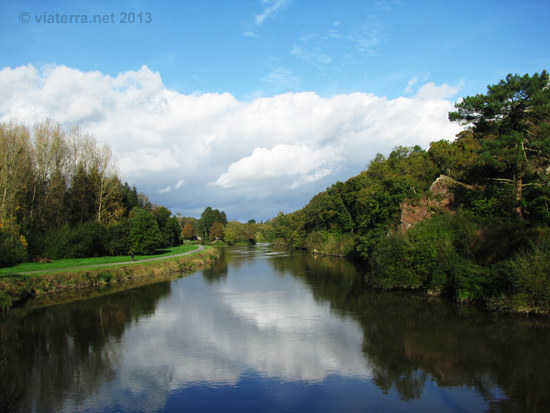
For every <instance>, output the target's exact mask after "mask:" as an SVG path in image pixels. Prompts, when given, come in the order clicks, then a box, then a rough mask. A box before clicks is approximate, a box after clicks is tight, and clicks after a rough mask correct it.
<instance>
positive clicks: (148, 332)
mask: <svg viewBox="0 0 550 413" xmlns="http://www.w3.org/2000/svg"><path fill="white" fill-rule="evenodd" d="M548 327H549V326H548V323H547V322H546V321H542V320H541V321H539V322H533V321H529V320H522V319H513V318H503V319H496V318H494V317H490V316H488V315H487V314H484V313H481V312H479V311H477V310H476V309H475V308H471V307H463V308H461V307H456V306H454V305H451V304H450V303H448V302H446V301H441V300H431V301H428V300H426V299H425V298H423V297H415V296H413V295H410V294H398V293H391V294H390V293H377V292H373V291H369V290H367V289H365V287H364V285H363V283H362V282H361V277H360V276H358V273H357V269H356V268H355V267H354V266H353V265H352V264H350V263H349V262H347V261H345V260H341V259H332V258H327V257H315V256H311V255H304V254H298V253H295V254H290V253H288V252H281V251H274V250H271V249H270V248H269V247H267V246H262V245H260V246H255V247H245V248H234V249H227V250H225V253H224V259H222V260H220V261H219V262H218V263H217V264H216V265H215V266H214V267H212V268H209V269H207V270H204V271H202V273H201V274H195V275H193V276H190V277H186V278H183V279H180V280H177V281H174V282H172V283H169V282H168V283H160V284H154V285H151V286H147V287H143V288H137V289H134V290H130V291H125V292H122V293H117V294H113V295H110V296H105V297H99V298H96V299H92V300H87V301H82V302H77V303H72V304H66V305H59V306H53V307H48V308H44V309H39V310H35V311H33V312H31V314H29V315H27V316H23V315H21V316H17V317H11V318H7V319H5V320H3V321H2V322H1V323H0V332H1V334H2V341H3V343H4V349H5V353H6V355H7V359H8V360H7V363H6V368H7V369H8V372H9V377H12V378H13V384H14V388H16V389H21V390H22V391H23V398H22V401H21V405H20V407H21V408H22V409H23V410H24V411H33V410H34V411H104V410H111V411H120V410H123V411H124V410H130V411H135V410H139V411H159V410H162V411H179V410H181V408H182V406H185V407H187V408H188V409H191V410H211V409H216V408H219V406H220V405H221V404H223V406H224V410H226V411H228V410H229V411H231V410H232V409H234V410H235V411H237V410H240V409H242V408H243V404H244V405H246V406H247V407H249V408H253V409H261V410H263V411H280V410H304V409H307V410H316V411H340V410H361V411H364V410H369V409H370V410H373V411H374V410H379V409H386V410H392V409H393V410H402V409H404V408H405V409H421V410H431V411H435V410H447V411H461V410H465V411H482V410H486V409H489V410H493V411H502V410H512V411H521V410H528V411H548V409H549V408H550V401H549V396H548V395H547V393H546V389H547V388H548V384H549V383H550V382H549V377H550V376H549V373H548V372H549V371H550V369H549V367H550V365H549V363H550V358H549V355H548V354H547V352H548V351H547V349H548V348H550V347H549V345H550V333H549V331H550V329H549V328H548ZM0 377H1V376H0ZM0 394H2V393H0Z"/></svg>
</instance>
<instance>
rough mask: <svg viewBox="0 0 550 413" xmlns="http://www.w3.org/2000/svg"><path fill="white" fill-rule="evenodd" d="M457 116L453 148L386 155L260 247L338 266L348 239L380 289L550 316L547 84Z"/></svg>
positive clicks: (471, 100)
mask: <svg viewBox="0 0 550 413" xmlns="http://www.w3.org/2000/svg"><path fill="white" fill-rule="evenodd" d="M455 108H456V111H454V112H451V113H449V119H450V120H451V121H453V122H459V123H460V124H462V125H464V126H466V127H467V128H466V129H465V130H463V131H462V132H460V133H459V134H458V135H457V139H456V140H454V141H452V142H448V141H443V140H442V141H436V142H433V143H432V144H431V145H430V148H429V150H428V151H424V150H422V149H421V148H420V147H418V146H415V147H410V148H407V147H396V148H395V149H394V150H393V151H392V152H391V153H390V154H389V156H387V157H386V156H384V155H382V154H378V155H376V157H375V158H374V159H373V160H371V162H370V163H369V164H368V166H367V169H366V170H365V171H363V172H361V173H360V174H359V175H357V176H355V177H352V178H350V179H348V180H347V181H346V182H337V183H336V184H334V185H332V186H331V187H329V188H327V190H326V191H323V192H320V193H319V194H317V195H315V196H314V197H313V198H312V199H311V201H310V202H309V203H308V204H307V205H306V206H304V207H303V208H302V209H300V210H298V211H295V212H292V213H289V214H284V213H282V212H280V213H279V214H278V215H277V216H276V217H274V218H273V219H271V220H270V221H268V222H267V223H266V224H264V225H262V226H261V229H260V235H259V237H258V239H262V240H270V241H272V242H275V243H277V244H278V245H281V246H283V245H286V246H288V247H290V248H306V249H308V250H310V251H315V252H318V253H322V254H336V255H338V254H340V253H341V251H342V249H341V248H340V247H341V245H340V243H342V241H343V240H345V242H344V243H343V245H344V244H345V250H346V251H349V250H350V249H354V250H355V251H356V252H357V253H358V255H359V256H360V257H361V258H362V259H364V260H365V261H366V262H367V264H368V266H369V268H370V270H369V275H368V278H369V281H370V282H371V284H372V285H374V286H377V287H381V288H410V289H422V290H425V291H430V292H432V293H444V294H448V295H450V296H452V297H454V299H455V300H457V301H460V302H465V301H485V302H487V303H489V305H491V306H493V308H499V309H506V308H512V307H513V308H515V309H516V310H514V311H517V309H519V308H522V309H523V310H522V311H535V312H546V313H549V312H550V310H549V308H548V305H547V302H546V301H545V299H546V298H545V297H548V296H550V292H549V291H548V290H547V285H546V284H547V276H548V274H549V270H548V268H547V264H546V262H548V261H550V260H548V259H547V258H548V256H547V254H548V250H547V249H545V248H547V247H545V245H546V244H544V242H545V241H543V237H542V236H541V235H540V234H541V233H542V234H544V233H546V232H547V231H549V230H548V227H549V225H550V206H549V202H548V200H549V198H550V77H549V75H548V73H547V72H546V71H543V72H542V73H541V74H540V75H539V74H536V73H535V74H534V75H532V76H530V75H524V76H518V75H508V76H507V77H506V79H505V80H502V81H501V82H499V83H498V84H496V85H492V86H488V90H487V93H486V94H478V95H476V96H470V97H466V98H464V99H463V100H461V101H459V102H457V103H456V104H455ZM441 175H446V176H448V177H450V178H452V179H451V180H450V181H452V182H453V183H452V185H451V186H448V191H450V193H448V194H447V195H445V192H437V191H438V190H439V189H437V190H434V193H432V192H431V185H432V183H433V182H434V181H435V179H436V178H437V177H438V176H441ZM436 188H438V187H436ZM440 194H441V195H440ZM441 201H444V202H441ZM420 202H421V205H426V207H425V212H422V214H424V215H423V216H425V217H426V218H429V217H432V219H429V220H426V218H424V220H422V218H420V220H421V221H422V222H420V223H417V224H415V225H413V227H412V228H410V229H408V230H407V231H406V232H403V230H401V229H400V228H399V225H400V221H401V219H402V212H403V210H404V205H405V203H406V204H407V205H413V206H414V205H420ZM415 219H416V218H415ZM229 234H230V232H229ZM226 236H227V235H226ZM337 251H338V252H337ZM346 254H349V252H346ZM529 263H531V265H532V266H533V270H532V271H529Z"/></svg>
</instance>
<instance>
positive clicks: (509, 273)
mask: <svg viewBox="0 0 550 413" xmlns="http://www.w3.org/2000/svg"><path fill="white" fill-rule="evenodd" d="M500 273H501V275H502V274H504V275H502V276H503V277H506V278H507V279H508V280H510V281H511V284H512V286H513V291H512V293H510V294H503V295H502V296H501V299H502V301H504V304H502V303H501V304H502V305H503V306H504V308H505V309H507V310H509V311H519V312H535V313H542V314H549V313H550V236H548V235H547V236H546V237H545V238H544V239H543V240H542V241H541V242H540V243H538V244H535V243H532V244H531V246H530V248H528V249H526V250H524V251H521V252H519V253H517V254H516V255H515V256H514V258H512V259H511V260H509V261H507V262H506V263H504V264H503V265H502V266H501V267H500Z"/></svg>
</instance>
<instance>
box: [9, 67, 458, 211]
mask: <svg viewBox="0 0 550 413" xmlns="http://www.w3.org/2000/svg"><path fill="white" fill-rule="evenodd" d="M277 74H278V75H281V76H282V75H285V73H283V72H280V71H279V72H275V73H274V76H275V75H277ZM286 74H287V75H288V73H286ZM283 77H284V76H283ZM274 79H275V80H276V77H273V78H272V79H271V80H274ZM459 88H460V85H457V86H450V85H439V86H438V85H435V84H433V83H428V84H425V85H423V86H422V87H420V88H419V89H418V92H417V93H416V94H415V95H414V96H413V97H409V98H405V97H401V98H398V99H393V100H389V99H386V98H385V97H379V96H375V95H373V94H369V93H351V94H345V95H336V96H331V97H321V96H319V95H317V94H316V93H314V92H300V93H285V94H279V95H274V96H270V97H261V98H257V99H254V100H252V101H238V100H237V99H235V97H233V96H232V95H231V94H229V93H223V94H218V93H204V94H187V95H186V94H182V93H179V92H177V91H174V90H169V89H167V88H166V87H165V86H164V84H163V82H162V79H161V76H160V74H159V73H157V72H153V71H151V70H150V69H149V68H148V67H146V66H143V67H141V68H140V69H139V70H135V71H128V72H124V73H120V74H119V75H117V76H116V77H113V76H109V75H104V74H102V73H99V72H82V71H80V70H77V69H72V68H68V67H65V66H55V65H50V66H44V67H40V68H36V67H34V66H32V65H27V66H20V67H16V68H9V67H7V68H4V69H2V70H0V90H2V94H1V95H0V121H9V120H10V119H11V118H13V117H15V118H17V119H18V120H19V121H21V122H25V123H27V124H29V125H31V124H32V123H34V122H36V121H40V120H43V119H45V118H46V117H49V118H52V119H55V120H56V121H58V122H60V123H62V124H63V125H64V126H65V127H70V126H72V125H75V124H78V125H80V126H81V127H82V128H83V129H84V130H86V131H89V132H91V133H93V134H94V135H95V136H96V137H97V139H98V140H99V141H100V142H103V143H106V144H108V145H109V146H110V147H111V149H112V151H113V153H114V155H115V156H116V158H117V159H118V163H119V169H120V171H121V173H122V177H123V179H125V180H127V181H128V182H129V183H131V184H132V185H136V186H137V187H138V189H139V190H140V191H143V192H145V193H147V194H148V195H149V196H150V197H151V199H152V201H153V202H157V203H159V204H162V205H166V206H167V207H168V208H170V209H171V210H172V211H173V212H174V213H175V212H182V213H183V214H185V215H192V216H198V215H200V212H201V211H202V210H203V209H204V208H205V207H206V206H208V205H210V206H213V207H216V208H223V209H224V211H226V213H227V214H228V216H229V217H231V218H232V219H243V220H248V219H250V218H255V219H269V218H271V217H273V216H275V215H276V214H277V212H278V211H279V210H283V211H285V212H291V211H292V210H295V209H299V208H301V207H302V206H303V205H304V204H305V203H306V202H307V201H309V199H311V197H312V196H313V195H315V193H317V192H319V191H321V190H324V189H325V188H326V187H327V186H329V185H331V184H332V183H334V182H335V181H336V180H345V179H347V178H349V177H351V176H353V175H355V174H357V173H359V172H360V171H361V170H362V169H364V167H365V166H366V165H367V164H368V162H369V161H370V160H371V159H372V158H373V157H374V156H375V155H376V153H378V152H380V153H384V154H387V153H388V152H389V151H390V150H391V149H392V148H393V147H395V146H396V145H416V144H419V145H421V146H423V147H425V148H426V147H427V146H428V144H429V142H430V141H433V140H439V139H453V138H454V136H455V135H456V134H457V133H458V132H459V130H460V128H459V126H458V125H455V124H451V123H449V121H448V119H447V114H448V112H449V111H451V110H453V104H452V102H451V101H449V100H448V99H449V98H451V97H452V96H454V94H455V93H456V92H457V90H458V89H459ZM175 189H178V191H176V190H175ZM243 200H246V201H247V202H246V205H245V203H243Z"/></svg>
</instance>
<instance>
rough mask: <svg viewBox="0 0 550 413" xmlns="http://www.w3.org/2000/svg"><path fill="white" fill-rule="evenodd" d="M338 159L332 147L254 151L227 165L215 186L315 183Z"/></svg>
mask: <svg viewBox="0 0 550 413" xmlns="http://www.w3.org/2000/svg"><path fill="white" fill-rule="evenodd" d="M340 160H341V157H340V156H339V155H338V154H337V153H336V151H335V150H333V149H332V148H325V149H318V150H312V149H311V148H308V147H307V146H304V145H301V146H294V145H277V146H275V147H274V148H272V149H266V148H255V149H254V151H253V152H252V154H251V155H250V156H247V157H244V158H242V159H240V160H238V161H237V162H234V163H232V164H231V165H229V168H228V170H227V172H225V173H224V174H223V175H221V176H220V177H219V178H218V179H217V180H216V182H215V183H214V184H216V185H219V186H222V187H224V188H232V187H235V186H255V185H265V184H266V183H267V182H268V181H269V180H271V179H272V178H279V177H285V178H288V179H286V181H287V182H289V183H290V185H289V187H290V188H292V189H293V188H296V187H297V186H300V185H302V184H304V183H307V182H314V181H317V180H318V179H320V178H322V177H323V176H326V175H329V174H330V173H331V167H332V166H333V165H334V164H335V163H336V162H337V161H340Z"/></svg>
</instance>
